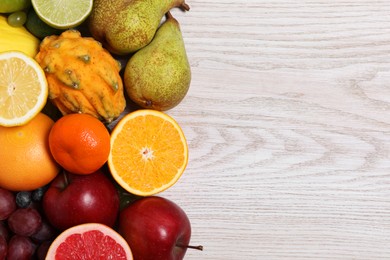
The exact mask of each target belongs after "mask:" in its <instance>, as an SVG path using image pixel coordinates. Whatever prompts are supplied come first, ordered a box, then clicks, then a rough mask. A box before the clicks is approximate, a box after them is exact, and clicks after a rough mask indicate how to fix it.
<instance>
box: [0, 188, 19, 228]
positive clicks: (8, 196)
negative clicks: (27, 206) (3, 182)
mask: <svg viewBox="0 0 390 260" xmlns="http://www.w3.org/2000/svg"><path fill="white" fill-rule="evenodd" d="M15 209H16V202H15V196H14V194H13V193H12V192H10V191H9V190H6V189H3V188H0V220H5V219H7V218H8V217H9V215H11V213H12V212H14V211H15Z"/></svg>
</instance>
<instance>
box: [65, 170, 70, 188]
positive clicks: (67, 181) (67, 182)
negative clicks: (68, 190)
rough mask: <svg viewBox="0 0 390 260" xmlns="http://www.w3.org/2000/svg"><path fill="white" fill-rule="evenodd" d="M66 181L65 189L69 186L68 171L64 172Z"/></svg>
mask: <svg viewBox="0 0 390 260" xmlns="http://www.w3.org/2000/svg"><path fill="white" fill-rule="evenodd" d="M64 181H65V187H66V186H68V185H69V179H68V174H67V173H66V171H64Z"/></svg>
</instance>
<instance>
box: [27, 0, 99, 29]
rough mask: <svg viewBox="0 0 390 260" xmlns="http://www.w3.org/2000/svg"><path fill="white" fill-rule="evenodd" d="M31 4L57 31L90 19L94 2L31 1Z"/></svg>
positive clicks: (71, 0)
mask: <svg viewBox="0 0 390 260" xmlns="http://www.w3.org/2000/svg"><path fill="white" fill-rule="evenodd" d="M31 3H32V5H33V7H34V10H35V12H36V13H37V15H38V16H39V18H41V19H42V20H43V21H44V22H45V23H47V24H48V25H50V26H51V27H54V28H57V29H69V28H73V27H76V26H77V25H79V24H81V23H82V22H83V21H84V20H85V19H86V18H87V17H88V15H89V14H90V13H91V10H92V5H93V0H66V1H64V0H31Z"/></svg>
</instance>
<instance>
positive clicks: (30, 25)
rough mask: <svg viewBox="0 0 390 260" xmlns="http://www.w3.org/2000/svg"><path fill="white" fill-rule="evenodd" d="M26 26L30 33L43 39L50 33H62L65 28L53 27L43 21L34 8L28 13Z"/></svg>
mask: <svg viewBox="0 0 390 260" xmlns="http://www.w3.org/2000/svg"><path fill="white" fill-rule="evenodd" d="M25 26H26V28H27V30H29V32H30V33H32V34H33V35H34V36H35V37H37V38H39V39H43V38H45V37H46V36H50V35H60V34H61V33H62V32H63V30H60V29H56V28H53V27H51V26H50V25H48V24H46V23H45V22H44V21H42V20H41V18H39V16H38V15H37V13H36V12H35V11H34V9H33V8H31V9H30V11H29V12H28V14H27V22H26V23H25Z"/></svg>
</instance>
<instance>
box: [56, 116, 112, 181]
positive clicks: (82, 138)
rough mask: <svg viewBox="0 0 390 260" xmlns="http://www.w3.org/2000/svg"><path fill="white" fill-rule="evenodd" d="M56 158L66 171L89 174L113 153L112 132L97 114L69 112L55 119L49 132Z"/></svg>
mask: <svg viewBox="0 0 390 260" xmlns="http://www.w3.org/2000/svg"><path fill="white" fill-rule="evenodd" d="M49 147H50V151H51V153H52V155H53V157H54V159H55V160H56V161H57V162H58V164H59V165H61V166H62V167H63V168H64V169H65V170H67V171H69V172H71V173H76V174H90V173H93V172H95V171H97V170H98V169H100V168H101V167H102V166H103V165H104V164H105V163H106V161H107V158H108V155H109V153H110V133H109V132H108V130H107V128H106V127H105V125H104V124H103V123H102V122H101V121H100V120H99V119H97V118H96V117H93V116H91V115H88V114H83V113H81V114H68V115H65V116H63V117H61V118H60V119H59V120H58V121H56V122H55V124H54V126H53V127H52V129H51V131H50V134H49Z"/></svg>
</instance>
